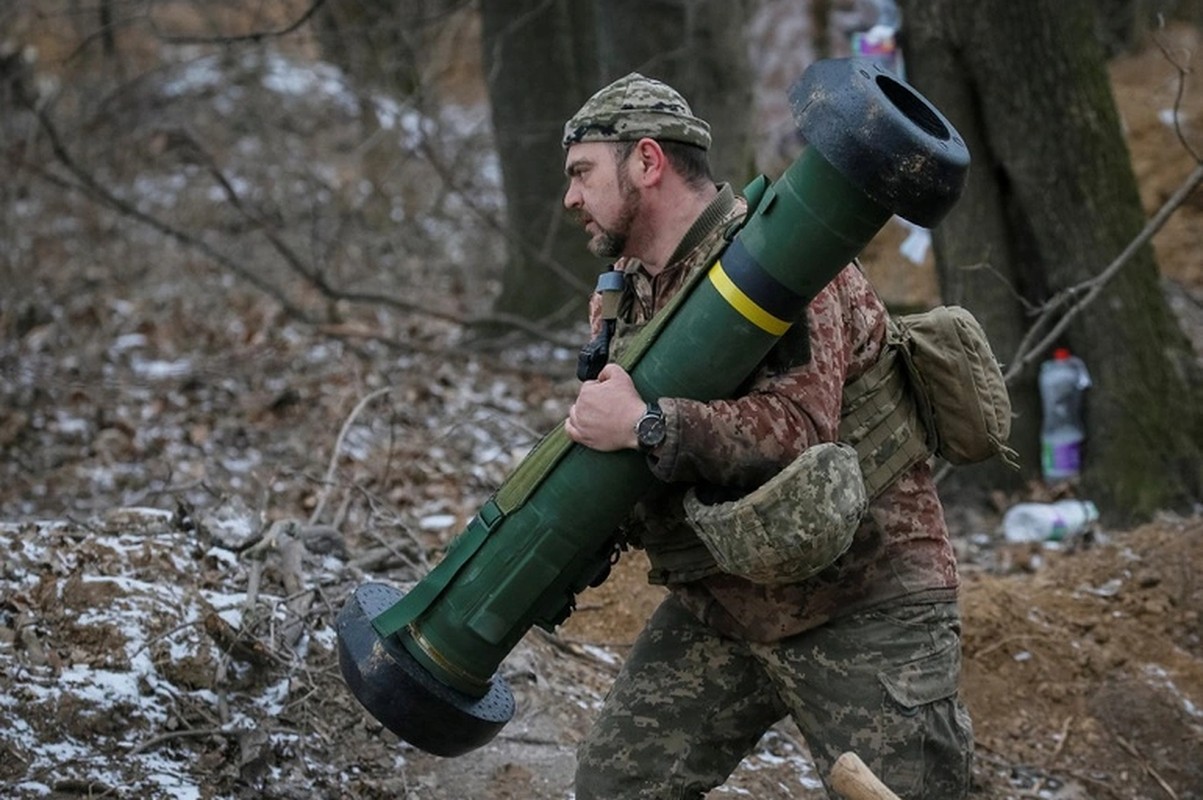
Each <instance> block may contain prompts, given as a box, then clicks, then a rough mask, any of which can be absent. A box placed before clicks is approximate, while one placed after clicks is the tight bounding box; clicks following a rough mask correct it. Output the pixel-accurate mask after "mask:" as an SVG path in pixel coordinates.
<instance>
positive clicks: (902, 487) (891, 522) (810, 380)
mask: <svg viewBox="0 0 1203 800" xmlns="http://www.w3.org/2000/svg"><path fill="white" fill-rule="evenodd" d="M745 213H746V204H745V203H744V202H743V199H742V198H739V197H736V196H735V195H734V194H733V193H732V192H731V190H730V188H729V187H726V186H724V187H721V190H720V193H719V195H718V197H717V198H716V199H715V200H714V201H713V202H712V203H711V205H710V207H709V208H707V209H706V211H705V212H703V214H702V216H701V217H700V218H699V219H698V221H697V222H696V223H695V224H694V226H693V228H691V229H690V231H689V232H688V233H687V234H686V236H685V237H684V239H683V240H682V242H681V245H680V246H679V247H678V248H677V251H676V253H675V254H674V255H673V257H672V258H671V259H670V262H669V264H668V265H667V266H666V267H665V269H663V270H662V271H661V272H659V273H658V274H657V275H655V276H654V277H653V276H651V275H650V274H649V273H648V272H647V271H646V270H645V269H644V268H643V265H642V264H641V263H640V262H639V261H637V260H634V259H623V260H621V261H619V262H618V263H617V264H615V268H616V269H620V270H622V271H623V273H624V275H625V283H626V288H625V292H624V298H623V301H622V304H621V306H620V311H619V325H618V336H617V342H616V344H615V348H616V349H620V348H621V347H622V344H623V341H624V340H629V336H630V334H631V332H633V331H635V330H638V328H640V327H642V325H643V324H645V323H646V322H647V321H648V320H649V319H650V318H651V317H652V316H653V315H654V314H655V313H656V312H657V311H659V310H660V309H662V308H663V307H664V306H665V305H666V304H667V302H668V301H669V300H670V299H671V298H672V297H673V295H674V294H675V293H676V292H677V291H679V290H680V289H681V287H682V286H684V285H685V284H686V283H687V282H688V280H689V278H690V277H691V276H692V274H693V273H695V272H696V271H697V270H700V269H703V268H704V267H705V266H707V265H708V264H709V263H711V261H712V260H713V259H714V257H715V256H716V255H717V254H718V253H719V251H720V250H721V248H722V246H723V244H724V238H723V234H725V233H726V232H727V231H728V230H730V229H731V227H732V224H733V223H737V222H738V221H739V220H741V219H742V218H743V215H744V214H745ZM886 318H887V312H886V309H885V307H884V306H883V305H882V303H881V301H880V300H879V299H878V297H877V294H876V293H875V292H874V290H873V288H872V287H871V286H870V285H869V283H868V281H867V280H866V278H865V277H864V275H863V274H862V273H861V271H860V270H859V269H858V268H857V267H856V266H855V265H849V266H848V267H846V268H845V269H844V270H843V271H842V272H840V273H839V275H837V276H836V278H835V279H834V280H833V281H832V282H831V283H830V284H828V285H827V287H825V288H824V289H823V290H822V291H821V292H820V293H819V294H818V296H817V297H815V299H814V300H812V301H811V303H810V305H809V307H808V309H807V314H806V320H805V321H804V324H803V321H799V322H798V323H796V324H795V325H794V327H793V329H791V331H790V332H789V333H787V334H786V335H785V337H783V339H782V341H781V342H779V343H778V345H777V346H776V347H775V348H774V350H773V351H772V352H771V353H770V354H769V355H768V357H766V359H765V360H764V362H763V363H762V364H761V365H760V367H759V368H758V370H757V371H756V373H755V374H754V375H753V376H752V377H751V378H750V379H749V380H748V381H747V382H746V383H745V385H744V386H743V387H742V388H741V390H740V392H739V393H738V395H737V396H736V397H734V398H732V399H729V400H716V401H711V402H699V401H695V400H687V399H681V398H660V405H661V407H662V408H663V409H664V413H665V416H666V419H667V423H668V436H667V438H666V439H665V441H664V442H663V444H661V445H660V446H659V447H658V448H657V449H656V450H655V451H654V452H653V453H652V454H650V455H649V457H648V463H649V466H650V468H651V470H652V473H653V474H654V475H655V476H656V477H657V478H659V479H660V481H662V482H663V483H662V484H661V485H659V486H658V487H657V489H655V490H653V491H652V492H651V493H650V494H649V495H648V496H647V497H645V499H644V500H642V501H641V502H640V503H639V504H638V506H637V507H636V508H635V510H634V511H633V513H632V515H631V517H630V519H629V520H628V523H627V525H626V529H627V535H628V537H629V539H630V540H631V541H632V543H634V544H635V545H637V546H642V547H643V548H644V549H646V551H647V553H648V557H649V559H650V560H651V562H652V570H651V573H650V574H649V580H650V581H651V582H653V583H662V584H667V585H668V586H669V587H670V588H671V589H672V590H673V591H674V592H675V593H676V594H677V595H678V596H679V597H680V598H681V599H682V600H683V601H684V603H685V604H686V605H687V606H688V607H689V608H690V609H691V610H692V611H693V612H694V613H695V614H696V615H697V616H698V617H699V619H702V620H703V621H705V622H707V623H708V624H710V625H712V626H714V627H715V628H716V629H717V630H719V631H720V632H722V633H724V634H727V635H730V636H735V637H738V638H743V639H748V640H751V641H759V642H767V641H775V640H777V639H781V638H784V637H787V636H791V635H793V634H796V633H800V632H801V631H804V630H806V629H808V628H811V627H814V626H816V625H820V624H822V623H823V622H825V621H826V620H828V619H831V618H832V617H835V616H837V615H840V614H844V613H848V612H850V611H854V610H858V609H863V608H866V607H868V606H871V605H875V604H878V603H882V602H885V601H888V600H894V599H898V598H902V597H910V598H913V599H915V600H923V599H930V600H933V601H935V600H950V599H955V597H956V589H957V585H958V577H957V568H956V560H955V557H954V554H953V551H952V547H951V544H950V542H949V540H948V531H947V528H946V526H945V522H944V513H943V508H942V507H941V505H940V501H939V498H938V497H937V494H936V489H935V483H934V481H933V478H932V474H931V468H930V465H929V464H928V463H927V462H921V463H920V464H918V465H917V466H915V467H913V468H911V469H910V470H908V471H907V472H905V473H904V474H903V475H902V476H901V477H900V478H899V479H898V480H897V481H895V483H894V484H893V485H892V486H890V487H889V488H887V489H886V490H885V491H884V492H882V493H881V494H880V495H879V496H878V497H877V498H876V499H875V500H874V501H873V502H872V504H871V505H870V508H869V514H868V515H866V518H865V521H864V522H863V523H862V524H861V526H860V528H859V529H858V530H857V532H856V535H855V537H854V539H853V543H852V546H851V548H850V549H849V550H848V551H847V552H846V553H845V554H844V555H843V556H841V557H840V558H839V559H838V560H837V561H836V562H835V563H833V564H832V565H831V566H829V567H828V568H826V569H825V570H823V571H822V572H820V573H819V574H818V575H816V576H814V577H812V578H810V579H808V580H806V581H804V582H802V583H797V584H790V585H784V586H769V585H759V584H755V583H751V582H749V581H746V580H743V579H741V578H738V577H735V576H733V575H728V574H724V573H715V572H714V571H713V570H711V571H708V572H704V573H701V574H698V575H690V574H687V573H681V572H680V571H674V570H672V569H665V568H664V567H663V566H662V565H663V563H671V560H670V559H667V558H666V557H667V556H669V555H671V554H672V553H673V552H674V551H679V550H680V549H681V548H684V547H689V546H691V545H692V546H696V545H697V544H698V541H697V537H696V534H695V533H694V532H693V530H692V528H690V527H689V525H688V523H686V522H685V518H684V510H683V506H682V498H683V496H684V494H685V491H686V489H688V488H689V487H690V486H695V487H697V489H698V492H699V494H700V495H701V494H703V493H704V492H705V491H712V492H719V493H721V492H723V491H724V490H729V489H736V490H743V491H746V490H750V489H752V488H755V487H756V486H759V485H760V484H762V483H764V482H765V481H766V480H768V479H769V478H770V477H772V476H773V475H774V474H776V473H777V472H778V471H780V470H781V469H782V468H783V467H785V466H786V465H787V464H789V463H790V462H791V461H793V460H794V459H795V458H796V457H797V456H798V454H799V453H801V452H802V450H804V449H805V448H806V447H808V446H810V445H812V444H815V443H818V442H830V441H836V440H837V438H838V431H839V426H840V409H841V399H842V396H843V388H844V384H845V383H846V382H848V381H850V380H853V379H855V378H856V377H858V376H859V375H860V374H861V373H863V372H864V371H865V370H866V369H868V368H869V367H870V366H872V365H873V363H874V362H875V361H876V360H877V358H878V357H879V356H880V354H881V352H882V349H883V346H884V342H885V328H886Z"/></svg>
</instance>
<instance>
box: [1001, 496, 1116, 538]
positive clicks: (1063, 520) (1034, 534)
mask: <svg viewBox="0 0 1203 800" xmlns="http://www.w3.org/2000/svg"><path fill="white" fill-rule="evenodd" d="M1098 518H1099V510H1098V509H1097V508H1095V505H1094V503H1092V502H1090V501H1089V500H1058V501H1057V502H1055V503H1020V504H1018V505H1015V506H1012V507H1011V508H1009V509H1007V513H1006V514H1004V515H1003V536H1004V537H1005V538H1006V540H1007V541H1008V542H1060V541H1063V540H1065V539H1072V538H1073V537H1074V536H1077V535H1079V534H1081V533H1084V532H1085V531H1086V530H1088V529H1089V528H1090V527H1091V526H1092V525H1093V524H1094V523H1095V521H1096V520H1097V519H1098Z"/></svg>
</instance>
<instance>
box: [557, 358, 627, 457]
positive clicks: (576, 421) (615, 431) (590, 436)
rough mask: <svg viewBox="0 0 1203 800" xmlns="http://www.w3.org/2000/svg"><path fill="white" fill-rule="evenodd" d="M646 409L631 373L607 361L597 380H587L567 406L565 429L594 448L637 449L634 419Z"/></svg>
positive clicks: (582, 442) (606, 450)
mask: <svg viewBox="0 0 1203 800" xmlns="http://www.w3.org/2000/svg"><path fill="white" fill-rule="evenodd" d="M646 410H647V403H645V402H643V398H641V397H640V396H639V392H638V391H637V390H636V389H635V384H634V382H633V381H632V380H631V376H630V375H629V374H628V373H627V371H626V370H625V369H623V368H622V367H620V366H618V365H617V364H607V365H606V366H605V367H604V368H603V369H602V371H601V373H600V374H599V375H598V376H597V380H595V381H585V382H584V383H583V384H581V391H580V393H579V394H578V395H577V396H576V402H575V403H573V404H572V407H571V408H570V409H568V422H567V423H565V425H564V431H565V432H566V433H567V434H568V438H570V439H572V441H574V442H576V443H578V444H583V445H585V447H589V448H592V449H593V450H602V451H605V452H609V451H612V450H624V449H631V450H633V449H636V448H638V447H639V442H638V440H637V439H636V438H635V423H636V422H638V421H639V418H640V417H642V416H643V412H644V411H646Z"/></svg>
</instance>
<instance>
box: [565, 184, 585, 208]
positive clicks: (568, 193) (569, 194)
mask: <svg viewBox="0 0 1203 800" xmlns="http://www.w3.org/2000/svg"><path fill="white" fill-rule="evenodd" d="M580 205H581V193H580V190H579V189H577V188H576V186H574V185H573V184H572V183H569V184H568V188H567V189H566V190H564V207H565V208H579V207H580Z"/></svg>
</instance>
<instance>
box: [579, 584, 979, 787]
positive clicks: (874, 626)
mask: <svg viewBox="0 0 1203 800" xmlns="http://www.w3.org/2000/svg"><path fill="white" fill-rule="evenodd" d="M960 631H961V625H960V616H959V613H958V610H957V607H956V604H955V603H925V604H899V605H891V606H888V607H876V608H873V609H871V610H868V611H864V612H860V613H854V614H850V615H848V616H846V617H841V618H839V619H836V620H833V621H831V622H829V623H827V624H826V625H823V626H820V627H818V628H816V629H814V630H810V631H806V632H804V633H802V634H799V635H797V636H794V637H791V638H789V639H785V640H782V641H780V642H773V643H769V644H756V643H750V642H744V641H739V640H735V639H730V638H726V637H723V636H719V635H718V634H716V633H715V632H714V631H713V630H711V629H710V628H709V627H708V626H706V625H704V624H703V623H701V622H699V621H698V620H697V618H696V617H694V616H693V615H692V614H691V613H690V612H689V611H687V610H686V609H685V608H684V607H683V606H682V605H681V604H680V603H679V602H677V601H676V600H675V599H674V598H673V597H672V596H669V598H668V599H667V600H665V601H664V603H662V604H661V605H660V607H659V608H658V609H657V610H656V612H655V614H653V615H652V618H651V620H650V621H649V622H648V624H647V627H646V628H645V629H644V630H643V632H642V633H641V634H640V635H639V638H638V640H637V641H636V643H635V645H634V648H633V649H632V651H631V654H630V656H629V658H628V659H627V661H626V663H625V665H624V666H623V669H622V671H621V673H620V674H619V676H618V678H617V679H616V680H615V682H614V686H613V687H612V688H611V690H610V693H609V695H608V696H607V697H606V701H605V704H604V706H603V708H602V711H601V714H600V716H599V717H598V720H597V722H596V723H595V725H594V727H593V729H592V731H591V732H590V733H589V736H588V737H587V738H586V740H585V741H584V742H583V743H582V744H581V746H580V749H579V751H578V753H577V772H576V800H627V798H632V799H633V798H656V800H676V799H677V798H701V797H703V796H704V795H705V794H706V792H707V791H708V790H710V789H712V788H714V787H716V786H719V785H721V784H722V783H723V782H724V781H725V780H726V779H727V777H728V776H729V775H730V774H731V772H732V771H734V769H735V768H736V766H738V764H739V762H740V760H742V759H743V757H744V756H745V755H747V754H748V753H750V752H751V751H752V749H753V748H754V747H755V746H756V744H757V742H758V741H759V740H760V737H761V735H762V734H763V733H764V732H765V731H766V730H768V729H769V728H770V727H771V726H772V725H774V724H775V723H776V722H778V721H779V720H781V719H783V718H784V717H785V716H786V715H789V716H792V717H793V719H794V721H795V722H796V723H797V725H798V727H799V729H801V731H802V734H803V735H804V736H805V737H806V743H807V745H808V746H809V748H810V752H811V755H812V757H813V759H814V762H815V766H816V767H817V768H818V772H819V775H820V777H821V778H822V780H823V782H824V785H825V786H827V789H828V793H829V794H831V796H832V797H836V796H837V795H835V793H834V792H833V791H832V790H831V788H830V786H829V785H828V784H827V776H828V775H829V774H830V771H831V767H832V764H834V762H835V760H836V759H837V758H838V757H839V756H840V755H841V754H842V753H844V752H846V751H849V750H851V751H854V752H855V753H856V754H857V755H859V756H860V757H861V758H862V759H863V760H864V761H865V763H866V764H868V765H869V767H870V768H871V769H872V770H873V771H874V772H875V773H876V774H877V775H878V777H880V778H881V779H882V780H883V781H884V782H885V784H886V785H887V786H889V787H890V788H891V789H892V790H893V791H894V792H895V793H896V794H898V795H899V796H900V797H902V798H904V799H906V800H910V799H911V798H915V799H917V798H940V800H955V799H956V798H963V797H965V796H966V795H967V793H968V791H969V780H970V764H971V760H972V754H973V731H972V727H971V725H970V721H969V715H968V713H967V712H966V711H965V708H964V706H963V705H962V704H961V702H960V700H959V699H958V697H957V683H958V679H959V676H960V670H961V640H960Z"/></svg>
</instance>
